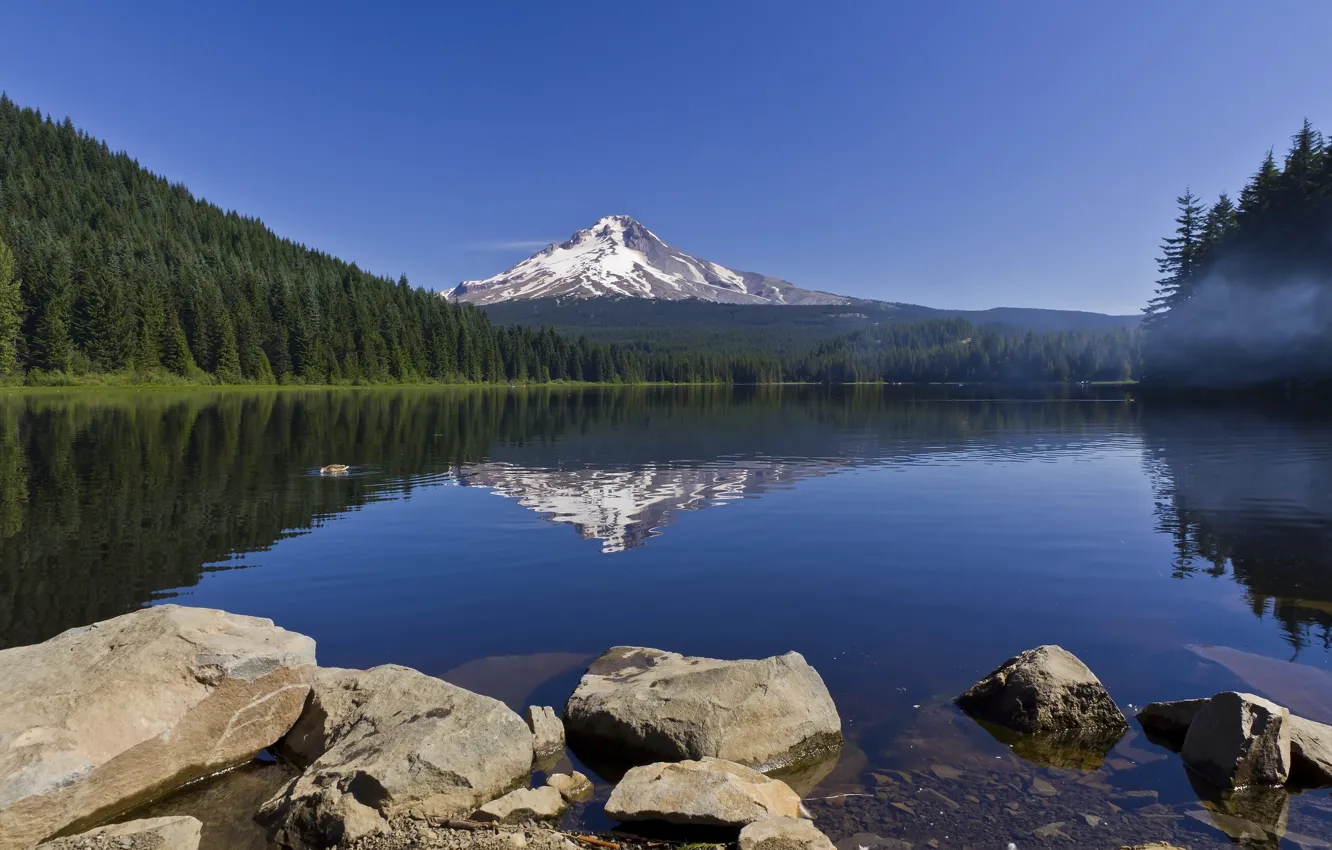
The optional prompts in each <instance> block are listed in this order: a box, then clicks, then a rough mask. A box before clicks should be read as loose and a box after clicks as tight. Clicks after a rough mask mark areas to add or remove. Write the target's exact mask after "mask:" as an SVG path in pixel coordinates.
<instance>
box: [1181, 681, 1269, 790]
mask: <svg viewBox="0 0 1332 850" xmlns="http://www.w3.org/2000/svg"><path fill="white" fill-rule="evenodd" d="M1289 719H1290V712H1289V711H1287V710H1286V709H1285V708H1282V707H1281V706H1279V705H1277V704H1276V703H1274V702H1270V701H1268V700H1265V699H1263V698H1262V697H1259V696H1254V695H1253V694H1242V693H1236V692H1234V691H1226V692H1223V693H1219V694H1217V695H1215V696H1213V697H1212V698H1211V699H1209V700H1208V701H1207V704H1206V705H1204V706H1203V707H1202V708H1201V709H1199V711H1198V713H1197V714H1196V715H1195V716H1194V718H1193V722H1192V723H1191V724H1189V731H1188V733H1187V734H1186V735H1185V736H1184V747H1183V749H1181V750H1180V755H1181V757H1182V758H1183V759H1184V762H1185V763H1186V764H1187V765H1188V766H1189V767H1190V768H1192V769H1193V770H1194V771H1195V772H1197V773H1198V774H1199V775H1200V776H1202V777H1203V778H1205V779H1207V780H1208V781H1209V782H1212V783H1214V784H1216V785H1218V786H1221V787H1223V788H1235V787H1240V786H1248V785H1280V784H1282V783H1284V782H1285V781H1286V779H1287V778H1288V777H1289V776H1290V723H1289Z"/></svg>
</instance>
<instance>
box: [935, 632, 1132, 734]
mask: <svg viewBox="0 0 1332 850" xmlns="http://www.w3.org/2000/svg"><path fill="white" fill-rule="evenodd" d="M956 702H957V705H958V707H959V708H961V709H962V710H963V711H965V712H967V714H970V715H972V716H973V717H976V718H979V719H982V720H988V721H990V722H992V723H997V724H999V725H1000V726H1004V727H1006V728H1008V729H1012V730H1015V731H1018V732H1027V733H1060V732H1078V733H1087V732H1089V731H1091V730H1097V731H1099V732H1103V733H1112V734H1122V733H1123V732H1124V731H1126V730H1127V729H1128V721H1127V720H1125V719H1124V713H1123V712H1121V711H1120V710H1119V707H1118V706H1117V705H1115V701H1114V700H1112V699H1111V698H1110V694H1108V693H1107V692H1106V690H1105V686H1104V685H1102V684H1101V680H1100V679H1097V678H1096V676H1095V675H1094V674H1093V673H1092V671H1091V670H1089V669H1088V668H1087V665H1086V664H1083V663H1082V661H1080V660H1079V659H1078V658H1077V656H1075V655H1073V654H1072V653H1071V652H1069V651H1068V650H1066V649H1064V648H1063V647H1059V646H1054V645H1046V646H1038V647H1036V648H1035V649H1029V650H1027V651H1026V652H1024V653H1022V654H1021V655H1018V656H1016V657H1014V658H1010V659H1008V660H1007V661H1005V662H1004V663H1003V664H1002V665H1000V666H999V668H998V669H996V670H995V671H994V672H992V673H990V675H988V676H986V677H985V678H984V679H982V680H981V681H979V682H977V683H976V684H975V685H973V686H972V687H971V689H970V690H968V691H967V692H966V693H964V694H962V695H961V696H960V697H958V698H957V700H956Z"/></svg>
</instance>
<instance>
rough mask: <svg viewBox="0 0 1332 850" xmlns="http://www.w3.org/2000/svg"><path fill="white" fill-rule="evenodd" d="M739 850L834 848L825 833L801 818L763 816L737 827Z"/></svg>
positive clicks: (818, 849)
mask: <svg viewBox="0 0 1332 850" xmlns="http://www.w3.org/2000/svg"><path fill="white" fill-rule="evenodd" d="M739 847H740V850H833V843H832V842H831V841H830V840H828V836H826V835H824V834H823V833H822V832H819V830H818V828H817V827H815V826H814V824H812V823H810V822H809V821H807V820H805V819H804V818H764V819H763V820H756V821H754V822H753V823H751V824H750V825H749V826H746V827H745V828H744V829H742V830H740V841H739Z"/></svg>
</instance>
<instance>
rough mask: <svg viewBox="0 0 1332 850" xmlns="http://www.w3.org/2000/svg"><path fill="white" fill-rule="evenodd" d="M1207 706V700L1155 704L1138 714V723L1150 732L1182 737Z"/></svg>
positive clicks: (1183, 700)
mask: <svg viewBox="0 0 1332 850" xmlns="http://www.w3.org/2000/svg"><path fill="white" fill-rule="evenodd" d="M1206 704H1207V700H1205V699H1181V700H1175V701H1174V702H1154V703H1151V704H1149V705H1148V706H1147V707H1146V708H1144V709H1143V710H1142V711H1139V712H1138V715H1137V717H1138V722H1139V723H1141V724H1142V728H1144V729H1146V730H1147V731H1149V732H1160V733H1162V734H1166V735H1182V734H1184V733H1185V732H1187V731H1189V726H1190V725H1191V724H1192V723H1193V718H1195V717H1197V716H1198V712H1199V711H1201V710H1202V707H1203V706H1204V705H1206Z"/></svg>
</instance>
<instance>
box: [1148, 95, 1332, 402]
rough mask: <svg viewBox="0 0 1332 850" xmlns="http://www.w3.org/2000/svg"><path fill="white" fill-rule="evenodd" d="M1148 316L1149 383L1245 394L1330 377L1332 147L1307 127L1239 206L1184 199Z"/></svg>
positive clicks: (1252, 182)
mask: <svg viewBox="0 0 1332 850" xmlns="http://www.w3.org/2000/svg"><path fill="white" fill-rule="evenodd" d="M1178 203H1179V216H1178V218H1176V220H1175V223H1176V225H1177V226H1176V229H1175V232H1174V233H1173V234H1172V235H1171V236H1170V237H1169V238H1167V239H1166V240H1165V243H1164V246H1163V251H1162V256H1161V257H1160V259H1159V260H1158V263H1159V266H1160V269H1161V274H1162V278H1161V280H1160V281H1159V285H1158V286H1159V288H1158V290H1157V295H1156V298H1155V299H1153V300H1152V302H1151V303H1150V304H1149V305H1148V307H1147V309H1146V311H1145V312H1146V314H1147V315H1146V318H1145V319H1144V327H1145V328H1146V331H1147V333H1146V341H1145V343H1144V350H1145V354H1144V357H1145V366H1144V370H1145V375H1146V380H1148V381H1149V382H1150V383H1152V384H1158V385H1165V386H1178V385H1192V386H1206V387H1246V386H1254V385H1262V384H1291V383H1308V382H1322V381H1327V380H1329V379H1332V149H1329V148H1328V146H1327V145H1326V144H1325V143H1324V140H1323V137H1322V135H1321V134H1320V133H1319V132H1318V131H1317V130H1315V129H1314V128H1313V126H1312V125H1311V124H1310V123H1309V122H1308V121H1305V122H1304V126H1303V127H1301V128H1300V131H1299V132H1298V133H1296V134H1295V136H1294V137H1293V141H1292V144H1291V147H1290V149H1289V151H1288V152H1287V153H1286V155H1285V158H1284V161H1283V162H1282V163H1280V164H1278V162H1277V158H1276V157H1275V156H1274V155H1273V153H1272V152H1271V151H1269V152H1268V154H1267V156H1266V158H1265V159H1264V160H1263V161H1262V164H1261V165H1259V167H1258V170H1257V171H1256V172H1255V173H1254V174H1253V176H1252V177H1251V178H1250V179H1249V181H1248V183H1247V184H1245V186H1244V188H1243V190H1242V191H1241V192H1240V194H1239V200H1238V203H1237V202H1235V201H1233V200H1232V199H1231V198H1230V197H1229V196H1228V195H1225V194H1223V195H1221V196H1220V197H1219V198H1218V199H1217V200H1216V201H1215V202H1214V203H1212V204H1211V205H1210V206H1207V205H1205V204H1204V203H1203V202H1202V200H1201V199H1200V198H1198V197H1197V196H1195V195H1194V194H1193V193H1192V192H1190V191H1188V190H1186V191H1185V192H1184V194H1183V195H1182V196H1181V197H1180V198H1179V199H1178Z"/></svg>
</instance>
